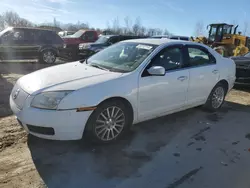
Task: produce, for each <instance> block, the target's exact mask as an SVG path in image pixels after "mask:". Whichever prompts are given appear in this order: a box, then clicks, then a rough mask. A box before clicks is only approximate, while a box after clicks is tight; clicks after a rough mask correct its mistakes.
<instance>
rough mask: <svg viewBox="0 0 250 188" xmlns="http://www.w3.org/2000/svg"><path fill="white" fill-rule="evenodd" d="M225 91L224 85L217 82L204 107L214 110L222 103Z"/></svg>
mask: <svg viewBox="0 0 250 188" xmlns="http://www.w3.org/2000/svg"><path fill="white" fill-rule="evenodd" d="M226 93H227V92H226V89H225V86H224V85H223V84H221V83H218V84H217V85H216V86H215V87H214V88H213V90H212V91H211V93H210V95H209V96H208V99H207V101H206V103H205V105H204V108H205V109H206V110H208V111H210V112H216V111H217V110H218V109H220V108H221V106H222V105H223V103H224V100H225V97H226ZM216 95H217V96H216ZM216 97H217V98H216Z"/></svg>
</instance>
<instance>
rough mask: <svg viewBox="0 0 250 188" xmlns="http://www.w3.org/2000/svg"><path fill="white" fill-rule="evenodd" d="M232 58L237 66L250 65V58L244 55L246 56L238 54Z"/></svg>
mask: <svg viewBox="0 0 250 188" xmlns="http://www.w3.org/2000/svg"><path fill="white" fill-rule="evenodd" d="M231 59H232V60H234V62H235V64H236V65H237V66H246V67H249V66H250V58H248V57H244V56H236V57H231Z"/></svg>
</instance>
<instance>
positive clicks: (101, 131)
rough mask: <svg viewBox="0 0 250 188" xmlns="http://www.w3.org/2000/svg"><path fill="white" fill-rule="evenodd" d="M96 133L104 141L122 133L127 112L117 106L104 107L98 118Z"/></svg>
mask: <svg viewBox="0 0 250 188" xmlns="http://www.w3.org/2000/svg"><path fill="white" fill-rule="evenodd" d="M95 123H96V125H95V133H96V135H97V137H98V138H99V139H101V140H102V141H110V140H113V139H115V138H116V137H117V136H118V135H120V134H121V132H122V130H123V128H124V126H125V114H124V112H123V110H122V109H121V108H119V107H117V106H111V107H108V108H106V109H104V110H103V111H102V112H101V113H100V114H99V116H98V117H97V119H96V122H95Z"/></svg>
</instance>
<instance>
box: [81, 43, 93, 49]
mask: <svg viewBox="0 0 250 188" xmlns="http://www.w3.org/2000/svg"><path fill="white" fill-rule="evenodd" d="M89 48H91V46H90V45H89V44H79V49H89Z"/></svg>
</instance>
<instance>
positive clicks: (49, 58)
mask: <svg viewBox="0 0 250 188" xmlns="http://www.w3.org/2000/svg"><path fill="white" fill-rule="evenodd" d="M55 61H56V52H55V51H54V50H44V51H42V52H41V54H40V58H39V62H40V63H46V64H53V63H55Z"/></svg>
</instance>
